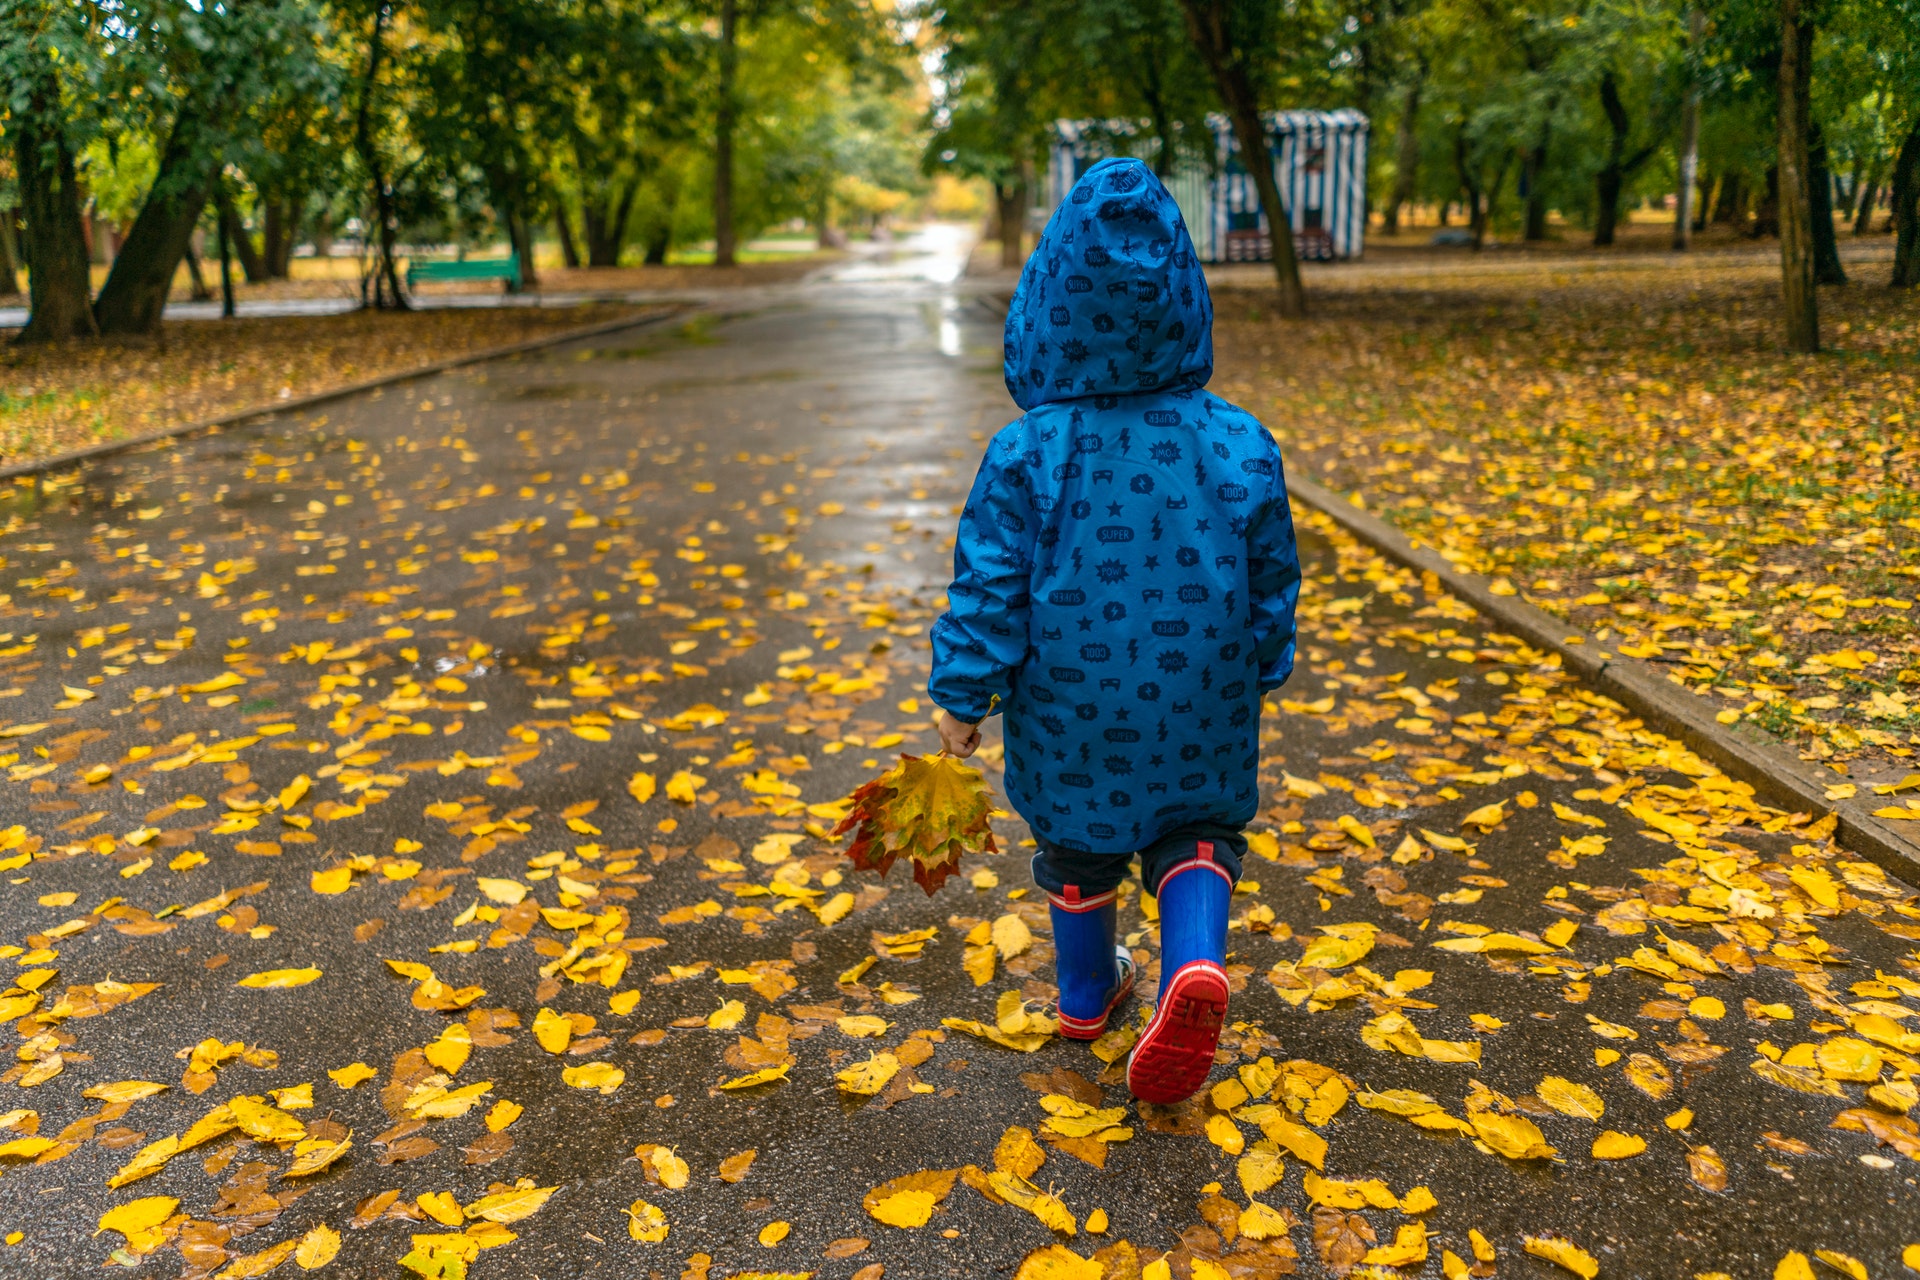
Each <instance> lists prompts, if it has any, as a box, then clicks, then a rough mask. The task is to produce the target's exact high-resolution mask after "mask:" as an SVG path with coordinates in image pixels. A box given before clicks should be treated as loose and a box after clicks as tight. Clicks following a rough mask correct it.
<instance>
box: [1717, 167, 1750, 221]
mask: <svg viewBox="0 0 1920 1280" xmlns="http://www.w3.org/2000/svg"><path fill="white" fill-rule="evenodd" d="M1746 220H1747V180H1746V175H1745V174H1743V173H1741V172H1740V171H1739V170H1738V169H1729V170H1727V172H1726V175H1725V176H1724V177H1722V178H1721V179H1720V194H1719V196H1718V197H1717V198H1716V199H1715V200H1714V202H1713V222H1714V225H1715V226H1721V227H1738V226H1739V225H1740V224H1741V223H1743V222H1745V221H1746Z"/></svg>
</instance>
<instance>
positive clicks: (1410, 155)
mask: <svg viewBox="0 0 1920 1280" xmlns="http://www.w3.org/2000/svg"><path fill="white" fill-rule="evenodd" d="M1423 83H1424V82H1423V81H1422V80H1415V81H1414V82H1413V83H1412V84H1410V85H1408V86H1407V105H1406V107H1405V109H1404V110H1402V111H1401V113H1400V136H1399V137H1398V138H1396V139H1395V140H1394V151H1395V155H1394V163H1393V195H1392V196H1391V197H1390V198H1389V199H1388V201H1387V212H1386V215H1385V217H1384V218H1383V219H1382V220H1381V226H1380V230H1381V231H1383V232H1384V233H1385V234H1387V235H1390V236H1394V235H1399V234H1400V210H1402V209H1403V208H1405V207H1406V206H1407V205H1408V204H1409V203H1411V202H1412V200H1413V193H1414V192H1415V191H1416V190H1418V186H1417V183H1418V181H1419V177H1420V134H1419V126H1420V89H1421V86H1422V84H1423Z"/></svg>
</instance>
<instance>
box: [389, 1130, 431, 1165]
mask: <svg viewBox="0 0 1920 1280" xmlns="http://www.w3.org/2000/svg"><path fill="white" fill-rule="evenodd" d="M439 1149H440V1144H439V1143H437V1142H435V1141H434V1140H433V1139H432V1138H429V1137H425V1136H424V1135H423V1136H420V1137H415V1138H402V1139H401V1140H400V1141H398V1142H395V1143H391V1144H389V1145H388V1147H387V1150H386V1153H385V1154H384V1155H382V1156H381V1157H380V1160H379V1163H381V1164H383V1165H387V1164H404V1163H405V1162H407V1161H408V1160H418V1159H419V1158H420V1157H422V1156H430V1155H432V1154H433V1153H434V1152H436V1151H438V1150H439Z"/></svg>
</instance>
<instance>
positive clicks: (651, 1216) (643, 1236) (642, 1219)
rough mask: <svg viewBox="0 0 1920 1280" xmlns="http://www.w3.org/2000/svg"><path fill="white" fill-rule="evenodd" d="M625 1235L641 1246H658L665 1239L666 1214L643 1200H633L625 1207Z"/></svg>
mask: <svg viewBox="0 0 1920 1280" xmlns="http://www.w3.org/2000/svg"><path fill="white" fill-rule="evenodd" d="M627 1234H628V1235H630V1236H632V1237H633V1238H634V1239H635V1240H638V1241H639V1242H640V1243H642V1244H659V1243H660V1242H661V1241H662V1240H665V1239H666V1238H667V1215H666V1213H665V1212H663V1211H662V1210H661V1209H660V1208H659V1207H658V1206H656V1205H651V1204H648V1203H647V1202H646V1201H645V1200H635V1201H634V1202H633V1203H632V1204H630V1205H628V1206H627Z"/></svg>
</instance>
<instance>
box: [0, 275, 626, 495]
mask: <svg viewBox="0 0 1920 1280" xmlns="http://www.w3.org/2000/svg"><path fill="white" fill-rule="evenodd" d="M632 310H633V308H632V307H629V306H620V305H612V304H596V305H589V306H580V307H554V308H547V307H503V308H461V309H458V310H429V311H421V312H413V313H409V314H405V315H381V314H377V313H374V312H356V313H351V314H347V315H337V316H274V317H245V318H241V319H237V320H228V321H221V322H214V321H205V320H176V321H171V322H169V323H168V324H167V325H166V326H165V329H164V331H163V332H162V334H161V336H160V337H159V338H158V339H155V340H151V341H146V340H135V341H107V342H62V343H51V344H48V345H44V346H31V347H22V346H17V345H0V384H4V385H3V386H0V465H6V464H11V463H17V462H27V461H31V460H33V459H35V458H46V457H51V456H52V455H54V454H57V453H65V452H66V451H68V450H70V449H84V448H87V447H88V446H90V445H96V444H102V443H106V442H108V441H112V440H127V439H131V438H133V437H136V436H143V435H148V434H150V433H152V432H155V431H161V430H164V429H166V428H168V427H171V426H177V425H179V424H181V423H187V422H199V421H202V420H203V419H206V418H214V417H219V416H221V415H224V414H229V413H236V412H239V411H241V410H245V409H252V408H261V409H268V408H271V407H272V406H273V404H274V402H275V401H277V400H284V399H292V398H294V397H297V396H308V395H313V394H315V393H316V392H321V391H327V390H330V389H332V388H334V387H339V386H345V385H348V384H350V383H354V382H362V381H365V380H366V379H368V378H375V377H378V376H380V375H381V374H384V373H394V372H398V371H400V370H403V369H409V368H412V367H414V366H417V365H423V364H428V363H430V362H432V361H435V360H444V359H446V358H447V357H449V356H457V355H463V354H465V353H467V352H470V351H484V350H486V349H488V348H490V347H501V346H507V345H509V344H511V343H515V342H525V341H528V340H529V339H532V338H538V337H542V336H544V335H546V334H550V333H555V332H558V331H560V330H563V329H572V328H577V327H579V326H582V325H589V324H596V323H600V322H603V321H607V320H612V319H616V318H618V317H619V316H621V315H623V314H627V313H629V312H631V311H632ZM0 332H8V331H0Z"/></svg>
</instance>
